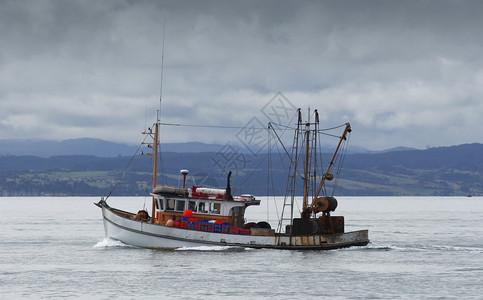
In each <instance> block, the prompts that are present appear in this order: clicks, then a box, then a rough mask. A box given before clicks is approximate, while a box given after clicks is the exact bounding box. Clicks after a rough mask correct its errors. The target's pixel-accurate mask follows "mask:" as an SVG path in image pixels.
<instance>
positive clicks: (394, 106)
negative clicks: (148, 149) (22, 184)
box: [0, 0, 483, 150]
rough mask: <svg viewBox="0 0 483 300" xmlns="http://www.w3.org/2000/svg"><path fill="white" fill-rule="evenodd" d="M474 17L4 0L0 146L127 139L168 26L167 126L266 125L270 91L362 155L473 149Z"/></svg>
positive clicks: (167, 135)
mask: <svg viewBox="0 0 483 300" xmlns="http://www.w3.org/2000/svg"><path fill="white" fill-rule="evenodd" d="M482 16H483V2H482V1H443V0H434V1H365V0H358V1H344V0H342V1H128V0H125V1H120V0H103V1H96V0H92V1H89V0H87V1H86V0H79V1H74V0H72V1H70V0H57V1H55V0H52V1H48V0H44V1H41V0H31V1H18V0H12V1H9V0H3V1H1V2H0V36H1V42H0V43H1V46H0V139H10V138H20V139H34V138H35V139H56V140H62V139H69V138H80V137H93V138H102V139H105V140H111V141H118V142H125V143H136V142H138V141H139V140H140V139H141V137H140V135H139V133H140V131H142V130H143V128H144V125H145V119H146V115H147V116H148V123H150V122H151V121H152V120H153V119H154V111H155V109H156V108H157V107H158V105H159V95H160V75H161V53H162V47H163V46H162V44H163V26H164V25H163V24H166V27H165V28H166V35H165V54H164V76H163V77H164V78H163V101H162V110H161V117H162V120H163V121H164V122H174V123H185V124H186V123H188V124H211V125H229V126H234V125H235V126H243V125H245V124H246V123H247V122H248V121H249V120H250V119H251V118H253V117H257V118H259V119H260V120H261V121H264V119H263V114H262V113H261V109H262V107H263V106H264V105H265V104H266V103H267V102H268V101H269V100H270V99H272V97H273V96H274V95H275V94H276V93H277V92H279V91H280V92H282V93H283V94H284V95H285V97H286V98H287V99H289V100H290V101H291V102H292V103H293V104H294V105H295V106H297V107H301V108H303V109H304V110H306V109H307V108H308V107H310V108H312V109H314V108H318V109H319V112H320V116H321V122H322V124H323V125H322V126H326V127H331V126H334V125H339V124H342V123H345V122H351V124H352V127H353V130H354V131H353V134H352V141H351V144H353V145H354V144H355V145H357V146H361V147H365V148H368V149H374V150H377V149H384V148H391V147H396V146H409V147H416V148H425V147H426V146H428V145H430V146H447V145H456V144H462V143H472V142H482V140H483V130H481V128H482V117H483V101H482V99H483V35H482V34H481V28H483V18H482ZM146 112H147V113H146ZM168 129H169V128H166V127H163V137H162V140H163V141H164V142H188V141H200V142H207V143H212V142H216V143H220V144H224V143H225V142H228V141H229V140H230V139H234V136H235V134H236V130H231V131H230V130H222V131H221V132H220V131H219V130H218V131H213V130H212V129H204V130H197V129H194V128H175V129H173V130H172V131H168Z"/></svg>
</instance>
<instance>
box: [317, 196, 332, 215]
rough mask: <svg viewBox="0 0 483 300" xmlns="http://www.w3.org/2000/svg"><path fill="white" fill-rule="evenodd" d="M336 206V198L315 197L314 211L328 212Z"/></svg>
mask: <svg viewBox="0 0 483 300" xmlns="http://www.w3.org/2000/svg"><path fill="white" fill-rule="evenodd" d="M336 208H337V200H336V199H335V198H334V197H319V198H317V199H315V207H314V211H315V212H324V213H328V212H331V211H334V210H335V209H336Z"/></svg>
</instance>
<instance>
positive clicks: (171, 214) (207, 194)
mask: <svg viewBox="0 0 483 300" xmlns="http://www.w3.org/2000/svg"><path fill="white" fill-rule="evenodd" d="M151 194H152V195H153V197H154V203H155V210H156V223H157V224H165V223H166V222H167V221H168V220H170V219H171V220H173V221H174V222H176V221H180V220H181V219H182V217H183V212H184V211H185V210H190V211H191V212H192V215H193V217H196V218H199V219H202V220H203V219H204V220H223V221H226V222H229V223H231V224H233V225H234V226H240V227H241V226H243V224H244V222H245V209H246V207H248V206H250V205H260V200H256V199H255V197H254V196H253V195H248V194H245V195H241V196H240V197H235V198H234V197H226V190H224V189H210V188H203V187H200V186H193V188H188V189H185V188H183V189H179V188H169V187H157V188H155V189H154V190H153V192H152V193H151Z"/></svg>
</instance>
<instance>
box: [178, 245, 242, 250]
mask: <svg viewBox="0 0 483 300" xmlns="http://www.w3.org/2000/svg"><path fill="white" fill-rule="evenodd" d="M175 250H176V251H244V250H245V248H243V247H234V246H199V247H182V248H177V249H175Z"/></svg>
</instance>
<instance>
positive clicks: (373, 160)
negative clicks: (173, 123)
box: [0, 144, 483, 196]
mask: <svg viewBox="0 0 483 300" xmlns="http://www.w3.org/2000/svg"><path fill="white" fill-rule="evenodd" d="M482 153H483V145H482V144H464V145H458V146H451V147H439V148H430V149H426V150H403V151H390V152H382V153H355V154H348V155H346V158H345V160H344V165H343V168H342V172H341V176H340V180H339V181H338V186H337V190H336V195H355V196H377V195H393V196H394V195H401V196H402V195H406V196H408V195H417V196H425V195H428V196H429V195H431V196H452V195H460V196H463V195H468V194H471V195H483V155H482ZM131 157H132V156H131V155H130V156H122V155H121V156H115V157H99V156H94V155H75V156H71V155H70V156H66V155H63V156H52V157H38V156H25V155H3V156H0V195H5V196H7V195H106V194H108V193H109V191H110V190H111V189H112V188H113V187H115V192H114V194H115V195H148V194H149V191H150V182H151V174H150V170H151V160H150V159H149V158H147V157H143V156H141V155H138V156H135V157H134V159H132V160H131ZM279 158H280V157H279V156H278V155H277V156H272V157H271V159H272V163H271V164H270V165H271V166H272V168H273V172H272V176H271V177H270V190H268V186H269V185H268V183H267V180H268V179H267V178H268V171H267V169H268V165H269V164H268V156H267V155H266V154H263V153H261V154H259V155H257V156H252V155H249V154H244V153H241V152H238V154H237V156H236V157H232V160H230V161H223V159H226V157H225V156H223V153H220V152H219V151H216V152H199V153H192V152H186V153H175V152H164V153H163V154H162V161H161V164H160V176H159V179H158V183H159V184H161V185H174V186H176V185H178V184H179V182H180V176H179V170H180V169H189V170H190V175H189V178H188V181H189V183H188V184H189V185H204V186H217V187H223V186H224V185H225V184H226V175H227V173H228V171H230V170H231V171H233V176H232V189H233V191H234V193H235V194H236V193H252V194H257V195H266V194H268V193H269V192H270V193H271V194H277V195H283V194H284V191H285V183H286V166H287V162H286V161H285V162H283V163H280V162H278V163H277V162H275V161H274V160H275V159H279ZM299 189H300V187H298V193H299V192H300V190H299Z"/></svg>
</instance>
